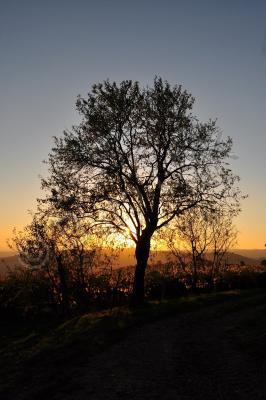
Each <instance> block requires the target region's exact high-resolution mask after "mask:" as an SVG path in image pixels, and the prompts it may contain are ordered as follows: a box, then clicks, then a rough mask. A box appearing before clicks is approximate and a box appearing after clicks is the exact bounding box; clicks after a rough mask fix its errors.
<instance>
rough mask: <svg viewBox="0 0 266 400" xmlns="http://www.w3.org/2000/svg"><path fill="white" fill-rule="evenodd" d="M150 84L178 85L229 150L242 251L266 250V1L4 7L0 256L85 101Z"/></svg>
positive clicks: (0, 2) (57, 2)
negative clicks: (100, 90) (58, 140)
mask: <svg viewBox="0 0 266 400" xmlns="http://www.w3.org/2000/svg"><path fill="white" fill-rule="evenodd" d="M155 75H159V76H161V77H162V78H163V79H165V80H168V81H169V82H170V83H172V84H175V83H178V84H179V83H181V84H182V85H183V86H184V88H186V89H187V90H188V91H189V92H191V93H192V95H193V96H194V97H195V98H196V104H195V107H194V112H195V114H197V115H198V117H199V119H200V120H202V121H206V120H208V119H209V118H217V125H218V126H219V127H220V128H221V129H222V131H223V135H224V136H225V137H226V136H228V135H229V136H231V137H232V138H233V142H234V148H233V153H232V156H231V159H230V162H231V166H232V169H233V171H234V172H235V173H236V174H238V175H240V177H241V184H240V186H241V189H242V190H243V192H244V193H246V194H248V195H249V197H248V199H246V200H245V201H244V202H243V204H242V213H241V215H240V216H239V217H238V219H237V221H236V223H237V227H238V230H239V240H238V247H239V248H258V249H259V248H263V247H264V243H265V242H266V207H265V198H266V184H265V164H266V162H265V153H266V132H265V128H266V122H265V121H266V119H265V112H266V3H265V1H258V0H257V1H256V0H254V1H252V2H251V1H249V2H248V1H234V0H232V1H227V0H225V1H223V2H221V1H219V2H218V1H213V0H212V1H204V0H202V1H185V2H184V1H178V0H164V1H162V0H161V1H157V0H152V1H151V0H146V1H145V0H142V1H139V0H135V1H129V0H123V1H119V0H112V1H110V0H109V1H107V0H106V1H104V0H98V1H90V0H87V1H85V0H84V1H83V0H75V1H68V0H64V1H63V0H53V1H50V0H46V1H43V0H42V1H41V0H34V1H29V0H23V1H21V0H9V1H4V0H0V139H1V141H0V188H1V196H0V250H6V249H7V245H6V240H7V238H8V237H12V230H13V228H14V227H17V228H18V229H20V228H22V227H23V225H25V224H26V223H27V222H29V221H30V216H29V213H28V210H34V209H35V206H36V198H37V197H41V196H42V193H41V189H40V175H42V176H45V173H46V170H45V165H44V164H43V162H42V161H43V160H45V159H47V155H48V153H49V151H50V149H51V148H52V146H53V136H60V135H61V134H62V131H63V130H64V129H70V128H71V126H72V125H73V124H77V123H78V122H79V120H80V119H79V115H78V113H77V111H76V110H75V102H76V98H77V96H78V94H81V95H83V96H85V95H86V93H88V92H89V91H90V87H91V85H92V84H93V83H97V82H100V81H103V80H105V79H107V78H109V79H110V80H115V81H121V80H123V79H132V80H138V81H139V82H140V83H141V84H142V85H143V86H146V85H147V84H148V85H150V84H152V81H153V79H154V76H155Z"/></svg>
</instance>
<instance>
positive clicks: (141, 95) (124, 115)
mask: <svg viewBox="0 0 266 400" xmlns="http://www.w3.org/2000/svg"><path fill="white" fill-rule="evenodd" d="M193 103H194V99H193V97H192V96H191V95H190V94H189V93H187V91H185V90H183V89H182V87H181V86H174V87H171V86H170V85H169V83H168V82H165V83H164V82H163V81H162V79H161V78H155V80H154V86H153V87H151V88H145V89H141V88H140V86H139V83H138V82H134V83H133V82H132V81H123V82H122V83H121V84H120V85H117V84H116V83H115V82H114V83H110V82H109V81H105V82H104V83H103V84H97V85H94V86H93V88H92V91H91V93H89V94H88V97H87V98H81V97H79V98H78V101H77V109H78V111H79V113H80V114H81V116H82V122H81V123H80V125H78V126H75V127H73V129H72V131H67V132H64V136H63V137H62V138H59V139H55V147H54V148H53V150H52V152H51V154H50V156H49V161H48V164H49V166H50V175H49V177H48V178H47V179H44V180H43V188H44V189H45V190H47V192H48V195H47V198H46V202H47V203H49V204H52V205H53V206H54V208H55V209H56V210H60V209H61V210H62V209H67V210H68V211H69V212H72V213H75V214H76V215H77V216H78V217H79V218H82V217H84V218H90V219H91V220H93V221H94V222H95V224H97V225H102V226H109V227H111V228H112V229H114V230H115V231H116V232H122V233H123V234H124V235H128V236H129V237H130V238H131V239H132V241H133V242H134V243H135V248H136V250H135V255H136V261H137V262H136V269H135V278H134V288H133V303H134V304H142V303H143V300H144V276H145V270H146V266H147V262H148V258H149V254H150V245H151V239H152V237H153V235H154V233H155V232H156V231H158V230H160V229H161V228H163V227H165V226H166V225H167V224H169V223H170V222H171V221H172V220H173V219H174V218H178V217H179V216H180V215H182V214H183V213H184V212H185V211H186V210H189V209H192V208H193V207H195V206H198V207H202V208H212V207H214V205H215V204H216V203H217V202H218V201H219V202H221V201H223V202H233V203H235V202H238V200H239V190H238V188H237V187H236V186H235V184H236V183H237V181H238V179H239V178H238V177H237V176H235V175H233V173H232V172H231V170H230V168H229V167H228V164H227V159H228V156H229V153H230V150H231V147H232V140H231V139H230V138H227V139H225V140H223V139H221V135H220V131H219V129H218V128H217V127H216V123H215V121H208V122H207V123H200V122H199V121H198V119H197V118H196V117H195V116H193V115H192V114H191V109H192V106H193Z"/></svg>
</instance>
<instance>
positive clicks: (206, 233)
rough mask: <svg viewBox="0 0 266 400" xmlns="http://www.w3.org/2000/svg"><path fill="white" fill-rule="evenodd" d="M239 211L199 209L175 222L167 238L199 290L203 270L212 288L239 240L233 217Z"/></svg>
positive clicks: (165, 237) (188, 212) (164, 235)
mask: <svg viewBox="0 0 266 400" xmlns="http://www.w3.org/2000/svg"><path fill="white" fill-rule="evenodd" d="M236 213H237V209H236V210H234V209H230V210H226V209H222V208H219V209H212V210H208V209H202V208H199V207H195V208H193V209H190V210H188V211H186V212H185V213H184V214H183V215H182V216H180V217H179V218H178V219H176V220H174V221H173V223H172V224H171V226H170V227H169V229H167V230H166V231H165V232H163V233H162V235H161V236H162V237H163V239H164V240H165V241H166V244H167V246H168V247H169V249H170V250H171V252H172V254H173V255H174V256H175V257H176V259H177V261H178V264H179V265H180V266H181V268H182V269H183V271H185V272H187V273H189V274H191V277H192V289H193V290H196V289H197V283H198V275H199V271H201V272H203V271H204V272H205V275H206V277H207V279H208V283H209V286H210V288H212V287H213V284H214V278H215V277H216V276H217V274H218V272H219V271H220V269H221V267H222V264H224V262H225V255H226V252H227V251H228V250H229V249H230V248H232V246H233V244H234V243H235V241H236V236H237V231H236V229H235V227H234V225H233V219H232V218H233V216H234V214H236Z"/></svg>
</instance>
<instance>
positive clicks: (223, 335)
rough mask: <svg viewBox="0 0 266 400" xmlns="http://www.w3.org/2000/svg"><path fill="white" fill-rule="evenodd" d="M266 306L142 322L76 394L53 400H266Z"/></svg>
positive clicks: (80, 380) (97, 361)
mask: <svg viewBox="0 0 266 400" xmlns="http://www.w3.org/2000/svg"><path fill="white" fill-rule="evenodd" d="M265 311H266V306H264V305H263V306H259V307H252V308H249V309H244V310H240V311H235V312H231V313H229V314H224V315H221V313H220V306H212V307H208V308H207V309H206V308H203V309H201V310H199V311H195V312H191V313H188V314H183V315H181V316H180V315H179V316H177V317H172V318H168V319H165V320H161V321H157V322H156V323H153V324H150V325H146V326H142V327H139V328H138V329H136V330H134V331H133V332H132V334H130V335H129V336H128V337H127V338H126V339H125V340H124V341H123V342H120V343H118V344H116V345H114V346H113V347H112V348H110V349H109V350H108V351H106V352H104V353H102V354H100V355H98V356H95V357H94V358H93V359H91V360H89V361H88V365H87V368H86V369H85V370H84V373H83V375H82V376H80V377H77V380H76V385H75V386H76V389H75V391H74V392H72V393H71V392H67V393H64V395H63V397H62V393H61V394H58V396H56V395H55V397H54V398H55V399H58V400H59V399H60V400H61V399H62V398H64V399H66V400H70V399H73V400H85V399H90V400H101V399H108V400H113V399H132V400H134V399H163V400H172V399H173V400H174V399H175V400H179V399H180V400H190V399H193V400H197V399H204V400H208V399H213V400H216V399H217V400H220V399H221V400H222V399H224V400H230V399H232V400H239V399H241V400H245V399H248V400H253V399H254V400H259V399H266V363H265V348H266V345H265V343H264V341H262V342H261V343H258V342H256V338H255V347H254V343H253V342H254V337H253V336H254V334H255V333H254V326H253V324H254V321H257V322H258V323H261V321H262V318H263V316H264V318H265ZM263 323H264V326H265V322H263ZM249 325H250V327H249ZM243 326H244V327H246V328H245V329H242V327H243ZM260 328H261V327H260ZM255 332H256V329H255ZM241 338H244V340H245V341H246V342H248V343H251V344H252V346H253V347H252V348H251V350H250V347H247V348H245V346H244V348H243V346H242V345H241V341H239V340H240V339H241ZM265 339H266V337H265ZM258 340H259V339H258ZM246 342H244V343H246Z"/></svg>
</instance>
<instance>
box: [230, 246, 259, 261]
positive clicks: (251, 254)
mask: <svg viewBox="0 0 266 400" xmlns="http://www.w3.org/2000/svg"><path fill="white" fill-rule="evenodd" d="M231 251H232V252H233V253H237V254H240V255H242V256H245V257H248V258H255V259H259V260H266V248H265V249H232V250H231Z"/></svg>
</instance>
